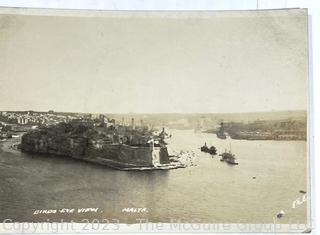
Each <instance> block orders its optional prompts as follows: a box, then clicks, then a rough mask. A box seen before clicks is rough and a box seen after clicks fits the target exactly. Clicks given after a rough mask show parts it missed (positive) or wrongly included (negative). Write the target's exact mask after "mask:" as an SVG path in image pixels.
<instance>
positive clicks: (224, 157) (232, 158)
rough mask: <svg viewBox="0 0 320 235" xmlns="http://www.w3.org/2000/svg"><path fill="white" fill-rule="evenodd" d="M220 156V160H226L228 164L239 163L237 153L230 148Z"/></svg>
mask: <svg viewBox="0 0 320 235" xmlns="http://www.w3.org/2000/svg"><path fill="white" fill-rule="evenodd" d="M219 156H221V159H220V161H222V162H223V161H225V162H227V163H228V164H231V165H239V163H238V162H236V158H235V155H234V154H232V153H231V151H230V150H229V152H227V150H225V152H224V153H221V154H219Z"/></svg>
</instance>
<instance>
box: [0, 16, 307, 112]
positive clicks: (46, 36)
mask: <svg viewBox="0 0 320 235" xmlns="http://www.w3.org/2000/svg"><path fill="white" fill-rule="evenodd" d="M60 13H61V12H60ZM40 14H44V15H21V14H20V15H13V14H7V13H6V14H3V13H2V14H0V84H1V85H0V110H37V111H47V110H55V111H70V112H92V113H130V112H133V113H229V112H259V111H280V110H306V109H307V103H308V98H307V75H308V67H307V63H308V60H307V59H308V58H307V57H308V54H307V14H306V11H305V10H291V11H290V10H278V11H276V12H273V11H260V12H254V11H244V12H211V13H210V12H206V13H203V14H202V15H201V14H200V15H199V13H180V14H179V13H174V12H172V13H143V12H140V13H124V12H120V13H114V12H106V13H101V12H100V13H95V12H90V17H88V16H84V15H83V13H81V14H80V13H79V14H78V13H77V12H74V13H72V14H69V13H63V16H61V14H60V15H57V16H54V15H52V12H51V13H50V14H47V13H40Z"/></svg>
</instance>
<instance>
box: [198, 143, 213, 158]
mask: <svg viewBox="0 0 320 235" xmlns="http://www.w3.org/2000/svg"><path fill="white" fill-rule="evenodd" d="M200 150H201V152H205V153H210V154H211V155H216V154H217V149H216V147H214V146H211V147H210V148H209V147H208V146H207V143H204V146H202V147H201V148H200Z"/></svg>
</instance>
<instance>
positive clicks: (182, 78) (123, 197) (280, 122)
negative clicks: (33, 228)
mask: <svg viewBox="0 0 320 235" xmlns="http://www.w3.org/2000/svg"><path fill="white" fill-rule="evenodd" d="M0 84H1V86H0V185H1V186H0V208H1V210H0V221H1V223H2V222H4V223H17V222H18V223H23V222H26V223H40V222H46V223H71V222H72V223H73V222H74V223H82V224H86V226H85V227H88V229H90V228H91V226H92V225H93V224H94V223H95V224H96V225H97V226H98V225H102V224H104V225H105V226H106V225H107V229H108V231H109V232H110V231H113V232H115V231H117V230H118V226H119V224H126V225H134V224H139V225H140V227H141V226H142V224H154V223H164V224H167V223H176V224H183V223H197V224H232V225H235V224H260V225H261V224H265V225H272V226H273V227H271V228H269V227H265V228H263V231H267V232H274V231H275V230H276V229H277V228H279V231H282V232H283V231H284V232H292V231H299V232H308V231H309V232H310V228H311V227H310V198H309V195H310V171H309V166H310V164H309V130H308V129H309V122H308V118H309V111H308V102H309V101H308V100H309V98H308V12H307V9H298V8H297V9H282V10H281V9H279V10H257V11H201V12H200V11H185V12H183V11H180V12H178V11H94V10H53V9H51V10H49V9H24V8H0ZM90 223H92V224H90ZM277 225H278V227H277ZM288 225H290V226H288ZM282 226H283V227H282ZM85 227H83V229H85ZM104 228H106V227H104ZM99 229H102V230H103V227H101V228H99ZM146 229H147V228H145V230H146ZM268 229H270V230H268ZM244 230H245V231H252V232H254V231H258V230H259V228H256V227H255V228H252V227H246V228H245V229H244ZM209 231H212V230H209ZM234 231H238V232H241V227H234Z"/></svg>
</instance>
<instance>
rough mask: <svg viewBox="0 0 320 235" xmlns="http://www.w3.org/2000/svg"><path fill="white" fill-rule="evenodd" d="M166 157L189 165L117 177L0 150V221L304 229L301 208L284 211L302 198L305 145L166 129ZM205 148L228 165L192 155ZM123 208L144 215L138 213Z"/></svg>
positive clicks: (84, 166)
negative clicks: (227, 158) (142, 221)
mask: <svg viewBox="0 0 320 235" xmlns="http://www.w3.org/2000/svg"><path fill="white" fill-rule="evenodd" d="M170 133H171V134H172V138H171V139H169V140H168V142H169V146H168V149H169V150H170V151H173V150H176V151H180V150H183V151H193V152H194V153H195V155H196V160H195V162H196V166H193V167H189V168H183V169H176V170H170V171H161V170H159V171H146V172H134V171H118V170H114V169H109V168H107V167H105V166H100V165H96V164H91V163H87V162H82V161H77V160H73V159H65V158H63V157H57V156H54V157H53V156H44V155H37V154H27V153H21V152H19V151H16V150H12V149H10V148H9V145H10V142H1V143H0V147H1V148H0V185H1V186H0V187H1V188H0V208H1V210H0V219H1V221H3V220H4V219H8V218H10V219H12V220H13V221H19V222H22V221H29V222H31V221H48V220H50V221H61V219H63V220H64V221H68V220H73V221H78V222H81V221H83V220H86V219H87V220H90V221H92V220H93V219H98V220H100V221H102V220H103V219H108V220H111V219H118V220H119V221H120V222H122V223H137V220H136V219H138V218H148V220H149V221H150V222H169V221H170V220H171V219H173V218H174V219H180V220H181V221H185V222H192V221H195V220H197V221H198V222H202V223H273V222H274V219H275V218H276V214H277V213H278V212H279V211H284V212H285V216H284V217H283V218H281V219H278V221H277V222H279V223H295V224H296V223H306V222H307V203H306V202H304V203H302V204H301V205H297V206H296V208H292V204H293V201H295V200H296V199H300V200H301V198H302V196H303V194H301V193H300V192H299V191H300V190H304V191H307V185H308V183H307V179H308V175H307V146H306V142H305V141H247V140H231V139H226V140H221V139H218V138H217V137H216V136H215V135H214V134H206V133H200V132H199V133H195V132H194V131H193V130H171V131H170ZM205 142H207V145H208V146H211V145H214V146H215V147H216V148H217V149H218V153H221V152H223V151H224V150H225V149H227V150H229V148H230V147H231V150H232V152H233V153H234V154H235V155H236V157H237V161H238V162H239V165H228V164H227V163H225V162H221V161H220V157H219V156H218V155H216V156H214V157H212V156H211V155H209V154H207V153H202V152H200V147H201V146H202V145H203V144H204V143H205ZM62 208H70V209H71V208H75V209H78V208H99V209H98V212H87V213H51V214H45V213H42V214H34V211H35V210H49V209H56V210H59V209H62ZM124 208H146V211H144V212H141V213H133V212H123V209H124Z"/></svg>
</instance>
